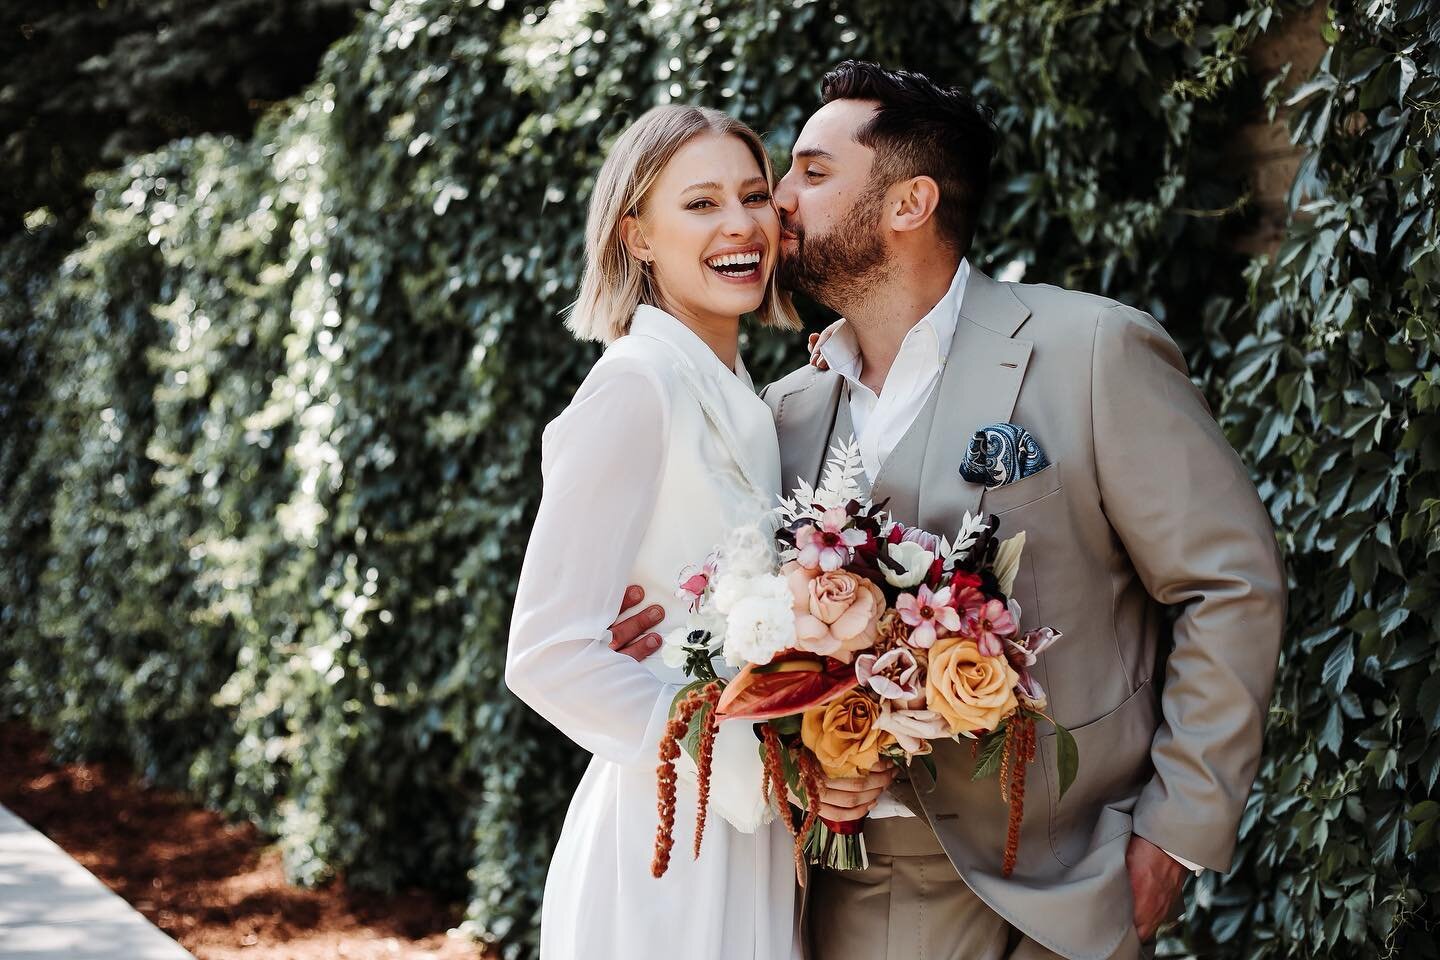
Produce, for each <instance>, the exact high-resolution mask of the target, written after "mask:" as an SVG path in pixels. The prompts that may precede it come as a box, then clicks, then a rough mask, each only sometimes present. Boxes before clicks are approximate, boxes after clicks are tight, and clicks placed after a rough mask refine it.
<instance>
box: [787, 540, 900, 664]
mask: <svg viewBox="0 0 1440 960" xmlns="http://www.w3.org/2000/svg"><path fill="white" fill-rule="evenodd" d="M780 572H781V573H782V574H783V575H784V576H785V580H786V582H787V583H788V584H789V585H790V593H791V596H792V598H793V600H794V605H793V608H794V610H795V639H796V642H795V646H796V647H797V648H798V649H800V650H805V651H807V652H809V653H818V654H820V655H821V656H826V657H834V658H835V659H836V660H839V661H840V662H841V663H849V662H850V658H851V656H852V655H853V654H854V653H855V652H857V651H860V650H868V649H869V648H870V647H871V646H872V645H873V644H874V643H875V636H876V633H875V631H876V625H877V624H878V622H879V620H880V614H882V613H884V612H885V594H884V593H882V592H881V590H880V588H879V587H877V586H876V585H875V584H874V583H872V582H870V581H869V580H867V579H865V578H864V577H859V576H856V575H855V574H853V573H848V572H846V571H844V570H832V571H830V572H829V573H823V572H817V571H813V570H807V569H805V568H804V567H802V566H800V564H799V563H798V562H797V561H794V560H791V561H790V562H789V563H786V564H785V566H783V567H782V568H781V569H780Z"/></svg>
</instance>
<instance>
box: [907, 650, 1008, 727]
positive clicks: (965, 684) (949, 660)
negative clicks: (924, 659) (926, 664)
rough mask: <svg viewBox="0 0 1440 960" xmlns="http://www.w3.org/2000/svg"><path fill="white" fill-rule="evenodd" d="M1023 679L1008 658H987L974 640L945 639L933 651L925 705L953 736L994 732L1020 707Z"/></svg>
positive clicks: (927, 676) (931, 651)
mask: <svg viewBox="0 0 1440 960" xmlns="http://www.w3.org/2000/svg"><path fill="white" fill-rule="evenodd" d="M1019 680H1020V676H1019V674H1017V673H1016V672H1015V668H1014V667H1012V666H1010V662H1009V661H1008V660H1006V659H1005V657H1004V656H1003V655H1002V656H998V657H987V656H985V655H984V654H982V653H981V652H980V647H979V646H978V645H977V644H976V643H975V641H974V640H965V639H962V638H960V637H946V638H945V639H943V640H937V641H936V642H935V646H933V647H931V648H930V668H929V672H928V673H927V674H926V677H925V705H926V706H927V707H929V708H930V709H931V710H934V711H935V712H936V713H938V714H940V715H941V716H942V717H944V718H945V720H946V722H947V723H949V724H950V732H951V733H952V734H955V733H960V732H961V731H967V730H968V731H980V730H994V729H995V728H996V727H997V726H999V725H1000V721H1001V720H1004V719H1005V718H1006V717H1007V716H1009V715H1010V713H1011V712H1012V711H1013V710H1015V708H1016V707H1018V706H1019V702H1018V701H1017V700H1016V699H1015V684H1016V683H1017V682H1019Z"/></svg>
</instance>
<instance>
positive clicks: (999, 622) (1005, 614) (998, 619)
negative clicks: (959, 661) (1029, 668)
mask: <svg viewBox="0 0 1440 960" xmlns="http://www.w3.org/2000/svg"><path fill="white" fill-rule="evenodd" d="M1017 629H1019V628H1018V626H1017V625H1016V623H1015V618H1014V617H1012V616H1011V615H1010V611H1009V609H1008V608H1007V607H1006V606H1005V604H1003V603H1001V602H1000V601H999V600H990V601H988V602H986V603H985V604H984V606H982V607H980V608H979V609H978V610H976V611H974V612H973V613H971V612H969V611H967V614H966V618H965V635H966V636H968V637H969V638H970V639H972V640H974V641H975V643H976V645H977V646H978V647H979V648H980V653H981V654H982V655H983V656H987V657H998V656H1000V655H1001V654H1002V653H1004V652H1005V647H1004V646H1003V645H1002V643H1001V641H1002V640H1004V639H1006V638H1008V637H1013V636H1015V631H1016V630H1017Z"/></svg>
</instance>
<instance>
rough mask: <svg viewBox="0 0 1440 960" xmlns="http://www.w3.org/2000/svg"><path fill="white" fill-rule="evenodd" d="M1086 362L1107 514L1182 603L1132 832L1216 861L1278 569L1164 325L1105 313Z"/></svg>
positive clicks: (1229, 453)
mask: <svg viewBox="0 0 1440 960" xmlns="http://www.w3.org/2000/svg"><path fill="white" fill-rule="evenodd" d="M1092 373H1093V378H1092V387H1091V389H1092V394H1093V395H1092V409H1093V412H1094V420H1093V423H1094V444H1095V458H1096V473H1097V480H1098V482H1099V487H1100V495H1101V500H1102V505H1103V507H1104V510H1105V513H1106V516H1107V517H1108V519H1109V521H1110V524H1111V526H1112V527H1113V528H1114V530H1115V532H1116V534H1117V535H1118V536H1119V537H1120V539H1121V541H1122V542H1123V544H1124V546H1125V549H1126V551H1127V552H1128V553H1129V555H1130V559H1131V562H1132V563H1133V564H1134V567H1135V570H1136V572H1137V574H1138V575H1139V577H1140V579H1141V581H1142V582H1143V583H1144V585H1145V588H1146V590H1147V591H1148V592H1149V594H1150V595H1151V596H1152V597H1154V598H1155V599H1156V600H1158V601H1159V602H1161V603H1166V604H1174V605H1176V606H1177V607H1178V608H1179V610H1178V612H1179V617H1178V620H1177V621H1176V623H1175V629H1174V647H1173V649H1172V651H1171V652H1170V656H1169V659H1168V663H1167V666H1166V672H1165V678H1164V687H1163V691H1164V692H1163V694H1162V697H1161V701H1160V707H1161V714H1162V718H1161V722H1160V727H1159V729H1158V730H1157V731H1156V733H1155V738H1154V741H1153V742H1152V745H1151V758H1152V760H1153V761H1154V767H1155V770H1154V775H1153V777H1152V779H1151V780H1150V782H1149V783H1148V784H1147V785H1146V787H1145V788H1144V790H1143V792H1142V793H1141V795H1140V799H1139V801H1138V803H1137V804H1136V806H1135V809H1134V811H1133V814H1134V831H1135V833H1137V834H1139V835H1140V836H1142V837H1144V838H1146V839H1147V840H1150V841H1151V842H1153V843H1155V844H1157V845H1158V846H1160V847H1163V848H1164V849H1165V850H1167V851H1171V852H1172V856H1174V855H1178V856H1180V857H1183V858H1185V859H1188V860H1191V861H1194V862H1195V863H1198V864H1201V865H1203V866H1206V867H1209V868H1211V869H1214V870H1219V871H1222V872H1224V871H1227V870H1228V869H1229V866H1230V859H1231V856H1232V855H1233V853H1234V848H1235V840H1236V836H1235V835H1236V830H1237V827H1238V825H1239V821H1240V816H1241V813H1242V812H1243V811H1244V808H1245V802H1246V798H1247V796H1248V794H1249V791H1250V786H1251V784H1252V782H1253V781H1254V778H1255V772H1256V769H1257V768H1258V766H1259V762H1260V749H1261V742H1262V738H1263V732H1264V719H1265V714H1266V710H1267V705H1268V703H1269V699H1270V692H1271V687H1272V684H1273V682H1274V674H1275V666H1276V661H1277V659H1278V656H1279V650H1280V640H1281V636H1282V632H1283V627H1284V621H1285V602H1286V600H1285V571H1284V566H1283V563H1282V561H1281V558H1280V552H1279V549H1278V547H1277V545H1276V542H1275V534H1274V529H1273V527H1272V525H1271V522H1270V517H1269V515H1268V514H1267V513H1266V511H1265V508H1264V506H1263V505H1262V504H1261V502H1260V498H1259V496H1258V495H1257V494H1256V491H1255V487H1254V486H1253V484H1252V483H1251V482H1250V478H1249V475H1248V474H1247V472H1246V470H1245V467H1244V465H1243V464H1242V463H1241V461H1240V458H1239V457H1238V456H1237V455H1236V454H1235V451H1234V450H1233V449H1232V448H1231V447H1230V444H1229V443H1228V442H1227V441H1226V439H1225V436H1224V434H1223V433H1221V431H1220V428H1219V426H1218V425H1217V424H1216V423H1215V420H1214V418H1213V417H1212V416H1211V414H1210V410H1209V407H1208V406H1207V405H1206V403H1205V399H1204V397H1203V395H1202V394H1201V393H1200V391H1199V390H1198V389H1197V388H1196V387H1195V385H1194V384H1193V383H1192V382H1191V381H1190V378H1189V376H1188V373H1187V370H1186V366H1185V361H1184V358H1183V357H1182V356H1181V354H1180V351H1179V349H1178V348H1177V347H1176V346H1175V343H1174V341H1173V340H1171V339H1170V337H1169V335H1168V334H1166V333H1165V331H1164V329H1163V328H1161V326H1160V325H1159V324H1158V323H1156V322H1155V320H1154V319H1153V318H1152V317H1150V316H1149V315H1148V314H1145V313H1142V312H1140V311H1138V310H1134V309H1131V308H1129V307H1124V306H1119V305H1116V306H1112V307H1108V308H1106V309H1104V310H1102V311H1101V314H1100V318H1099V323H1098V327H1097V330H1096V334H1095V347H1094V357H1093V371H1092ZM1082 763H1083V760H1082Z"/></svg>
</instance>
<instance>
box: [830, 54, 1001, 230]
mask: <svg viewBox="0 0 1440 960" xmlns="http://www.w3.org/2000/svg"><path fill="white" fill-rule="evenodd" d="M820 99H821V102H822V103H830V102H831V101H834V100H874V101H878V102H879V104H880V109H879V110H877V111H876V113H875V116H874V117H872V118H871V119H870V120H868V121H866V123H865V124H864V125H863V126H862V127H861V128H860V130H859V131H858V132H857V133H856V136H855V139H856V140H858V141H859V142H860V143H862V144H864V145H865V146H867V147H869V148H870V149H872V150H874V151H875V166H874V169H873V170H872V171H871V173H870V185H871V187H872V188H875V189H879V190H885V189H888V188H889V186H890V185H891V184H893V183H896V182H898V181H900V180H908V179H910V178H911V177H919V176H928V177H930V178H931V179H933V180H934V181H935V183H936V184H937V185H939V187H940V201H939V204H938V205H937V206H936V209H935V221H936V226H937V227H938V229H939V231H940V236H941V237H942V238H943V239H944V240H945V242H946V243H948V244H949V245H950V246H951V247H953V248H954V250H955V251H956V252H957V253H958V254H959V255H960V256H962V257H963V256H964V255H965V254H966V253H967V252H968V251H969V250H970V243H971V241H972V240H973V239H974V237H975V224H976V221H977V220H979V218H980V207H981V205H982V204H983V203H984V202H985V196H986V194H987V193H988V192H989V190H990V162H991V160H992V159H993V158H994V156H995V147H996V140H997V134H996V130H995V120H994V115H993V114H992V113H991V111H990V109H989V108H987V107H985V106H984V105H982V104H981V103H979V102H978V101H977V100H976V99H975V98H974V97H973V96H971V95H970V93H969V92H968V91H966V90H963V89H961V88H959V87H942V86H940V85H939V84H937V83H935V81H933V80H931V79H930V78H929V77H927V76H925V75H924V74H920V73H912V72H910V71H909V70H887V69H885V68H884V67H882V66H880V65H879V64H875V63H869V62H867V61H864V60H846V61H844V62H843V63H840V64H838V65H836V67H835V68H834V69H833V70H831V71H830V72H829V73H827V74H825V76H824V78H823V79H822V80H821V81H820Z"/></svg>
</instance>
